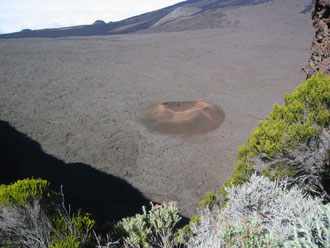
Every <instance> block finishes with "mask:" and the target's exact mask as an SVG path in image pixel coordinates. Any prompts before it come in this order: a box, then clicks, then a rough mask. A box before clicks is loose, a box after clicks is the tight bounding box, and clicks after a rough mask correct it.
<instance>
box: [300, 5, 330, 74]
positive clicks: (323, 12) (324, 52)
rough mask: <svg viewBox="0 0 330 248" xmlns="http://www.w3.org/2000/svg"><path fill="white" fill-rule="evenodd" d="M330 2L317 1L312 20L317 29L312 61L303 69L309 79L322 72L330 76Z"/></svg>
mask: <svg viewBox="0 0 330 248" xmlns="http://www.w3.org/2000/svg"><path fill="white" fill-rule="evenodd" d="M329 13H330V1H329V0H316V2H315V5H314V8H313V12H312V19H313V25H314V27H315V31H316V33H315V38H314V40H313V43H312V45H311V47H310V59H309V61H308V64H307V65H306V66H305V67H304V68H303V70H304V71H305V72H306V74H307V77H310V76H311V75H315V74H316V73H317V72H318V71H322V72H323V73H324V74H326V75H330V56H329V54H330V33H329V26H330V17H329Z"/></svg>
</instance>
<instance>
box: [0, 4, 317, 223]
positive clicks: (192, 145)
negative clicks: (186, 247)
mask: <svg viewBox="0 0 330 248" xmlns="http://www.w3.org/2000/svg"><path fill="white" fill-rule="evenodd" d="M288 4H289V3H288ZM267 6H268V7H267ZM298 7H299V8H300V7H301V6H298ZM298 7H297V6H289V7H288V8H287V9H285V10H283V8H282V9H281V8H280V6H277V5H276V4H269V5H260V6H251V7H244V9H242V10H240V8H235V9H228V10H226V12H225V14H226V18H227V20H228V21H230V22H232V23H235V25H232V26H230V25H229V27H227V28H220V29H213V30H196V31H189V32H188V31H186V32H177V33H157V34H156V33H155V34H131V35H118V36H102V37H88V38H57V39H37V38H33V39H16V40H0V64H1V66H0V75H1V77H0V99H1V102H0V119H1V120H3V121H5V122H9V123H10V125H11V126H12V127H14V128H15V129H16V130H17V131H18V132H21V133H23V134H26V135H27V136H28V137H29V138H30V139H31V140H34V141H36V142H37V143H39V144H40V146H41V149H42V150H43V152H45V153H47V154H50V155H52V156H54V157H56V158H57V159H59V160H61V161H63V162H64V163H67V164H69V163H83V164H86V165H88V166H90V167H92V168H94V169H96V170H97V171H100V172H102V173H106V174H108V175H112V176H114V177H116V178H120V179H122V180H124V181H125V182H127V183H129V184H130V185H131V186H132V187H134V188H135V189H137V190H138V191H139V192H141V193H142V194H143V196H144V197H145V198H147V199H150V200H153V201H157V202H162V201H169V200H174V201H178V205H179V207H180V209H181V213H182V214H183V215H184V216H187V217H190V216H191V215H193V214H195V213H196V208H197V206H198V205H197V203H198V202H199V201H200V200H201V199H202V198H203V196H204V194H205V192H207V191H214V190H216V189H218V188H219V187H221V186H222V184H223V183H224V181H225V179H226V178H227V177H228V176H231V174H232V170H233V167H234V164H235V157H236V152H237V149H238V148H239V146H240V145H242V144H244V143H245V142H246V139H247V137H248V135H249V133H250V131H251V130H253V129H254V128H255V127H256V126H257V123H258V121H259V120H262V119H265V117H266V115H267V114H268V113H269V111H270V110H271V109H272V106H273V104H274V103H276V102H278V103H282V97H283V95H284V93H286V92H290V91H292V90H293V89H294V88H295V87H296V86H297V85H298V84H300V83H302V82H303V81H304V79H305V75H304V74H303V73H302V72H301V71H300V68H301V67H302V66H303V65H304V64H305V63H306V61H307V58H308V48H309V45H310V43H311V41H312V39H313V35H314V30H313V27H312V24H311V21H310V16H309V14H305V15H303V14H299V11H298V10H300V9H299V8H298ZM266 8H267V9H266ZM266 10H267V11H268V12H267V11H266ZM276 11H277V12H276ZM280 11H281V12H280ZM196 100H203V101H206V102H209V103H213V104H216V105H218V106H219V107H220V108H221V109H223V111H224V112H225V116H226V118H225V121H224V122H223V123H222V124H221V125H220V127H219V128H217V129H216V130H214V131H212V132H209V133H207V134H204V135H196V136H191V137H181V136H175V135H164V134H160V133H157V132H150V131H149V130H148V129H147V128H146V127H145V126H144V125H143V123H142V122H141V121H140V119H139V113H141V111H143V110H144V109H145V108H147V107H148V106H150V105H153V104H160V103H163V102H171V101H196ZM26 166H28V165H26ZM4 171H5V172H4V174H6V169H5V170H4ZM2 173H3V172H2ZM78 180H79V178H78Z"/></svg>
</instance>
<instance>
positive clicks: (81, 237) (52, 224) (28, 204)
mask: <svg viewBox="0 0 330 248" xmlns="http://www.w3.org/2000/svg"><path fill="white" fill-rule="evenodd" d="M49 186H50V184H49V183H48V182H47V181H46V180H41V179H24V180H19V181H17V182H16V183H13V184H11V185H1V186H0V240H1V242H3V243H1V242H0V247H1V246H4V245H8V244H9V246H10V247H11V246H18V247H31V248H32V247H33V248H36V247H40V248H49V247H52V248H55V247H56V248H59V247H61V248H65V247H86V246H88V245H90V244H91V230H92V228H93V227H94V225H95V222H94V220H92V219H91V218H90V216H89V215H88V214H81V212H79V211H78V212H77V213H74V214H71V213H70V211H67V209H66V207H65V204H64V196H63V194H62V202H61V200H60V196H61V194H60V193H55V192H53V191H51V190H50V187H49Z"/></svg>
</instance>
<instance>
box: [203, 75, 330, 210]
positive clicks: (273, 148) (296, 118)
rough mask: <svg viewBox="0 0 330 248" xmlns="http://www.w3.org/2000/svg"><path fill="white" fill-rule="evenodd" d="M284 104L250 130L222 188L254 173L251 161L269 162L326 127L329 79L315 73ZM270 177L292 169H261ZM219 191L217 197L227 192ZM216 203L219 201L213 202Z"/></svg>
mask: <svg viewBox="0 0 330 248" xmlns="http://www.w3.org/2000/svg"><path fill="white" fill-rule="evenodd" d="M284 101H285V103H284V104H283V105H282V106H280V105H278V104H275V105H274V108H273V111H272V112H271V113H270V114H269V115H268V116H267V119H266V121H260V122H259V125H258V127H257V128H256V129H255V130H254V131H252V133H251V135H250V137H249V138H248V140H247V144H246V145H243V146H241V147H240V149H239V150H238V155H237V163H236V165H235V168H234V172H233V175H232V177H231V178H229V179H227V181H226V182H225V184H224V187H227V188H230V187H231V186H232V185H241V184H243V183H244V182H246V181H247V180H248V179H249V178H250V177H251V175H252V174H253V173H254V171H255V170H254V158H255V157H256V156H257V155H261V154H262V156H263V159H264V160H268V161H271V160H272V159H274V158H275V157H276V156H284V155H283V154H284V153H285V152H290V151H292V150H293V149H294V148H295V147H297V146H298V145H299V144H305V143H306V142H308V140H310V139H311V138H312V137H313V136H317V135H319V134H320V133H321V131H322V129H323V128H325V127H329V123H330V121H329V119H330V112H329V106H330V77H329V76H325V75H323V74H322V73H319V74H318V75H316V76H313V77H311V78H310V79H308V80H307V81H306V82H305V83H304V84H301V85H300V86H298V87H297V88H296V89H295V90H294V91H293V92H292V93H291V94H290V95H289V94H286V95H285V96H284ZM263 174H264V175H267V176H269V177H270V178H273V179H275V178H278V177H280V178H283V177H285V176H293V175H294V174H295V170H294V169H289V168H285V166H283V165H281V166H277V167H276V168H275V169H274V170H273V171H272V170H269V169H268V170H267V169H266V170H263ZM224 187H223V188H221V189H220V190H219V191H218V192H217V194H218V195H220V194H221V195H224V196H225V197H226V195H227V193H226V191H225V188H224ZM215 201H216V195H210V194H207V195H206V197H205V198H204V200H203V201H202V202H201V205H202V206H206V205H214V204H215V203H214V202H215ZM217 204H219V202H217Z"/></svg>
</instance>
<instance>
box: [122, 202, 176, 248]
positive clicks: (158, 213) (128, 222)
mask: <svg viewBox="0 0 330 248" xmlns="http://www.w3.org/2000/svg"><path fill="white" fill-rule="evenodd" d="M150 204H151V209H150V210H149V211H146V208H145V207H142V211H143V213H142V214H137V215H136V216H135V217H130V218H126V219H123V220H122V222H121V225H122V227H123V229H124V230H125V231H126V235H127V236H126V238H125V244H126V246H128V247H134V248H139V247H141V248H142V247H143V248H148V247H153V248H170V247H175V235H174V227H175V226H176V224H177V223H178V222H179V221H180V219H181V217H180V216H179V214H178V208H177V207H176V204H175V203H174V202H169V203H168V204H166V203H163V204H162V205H154V204H152V203H150Z"/></svg>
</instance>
